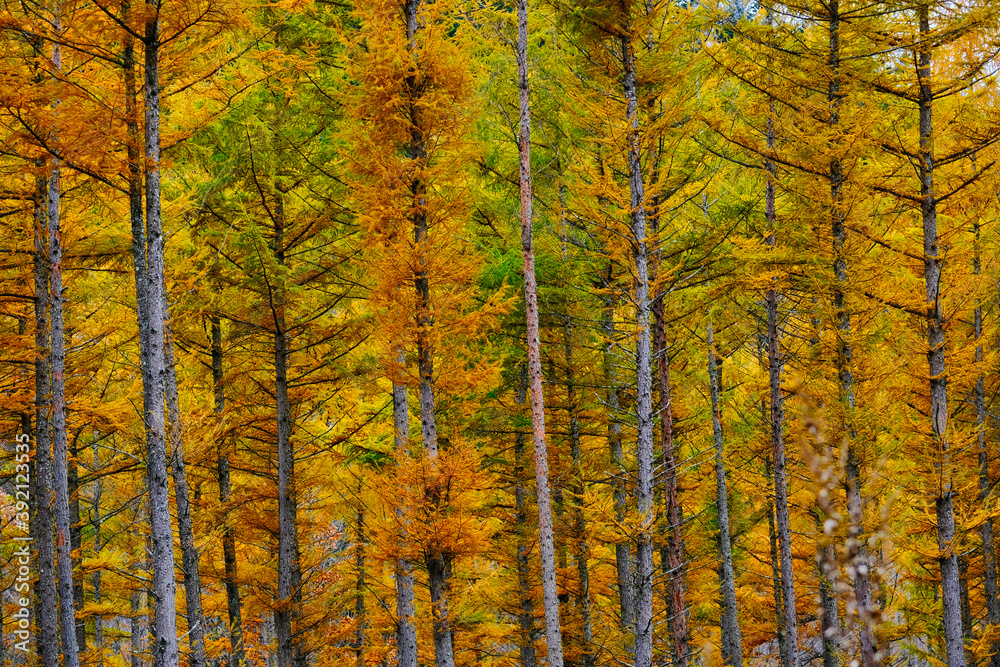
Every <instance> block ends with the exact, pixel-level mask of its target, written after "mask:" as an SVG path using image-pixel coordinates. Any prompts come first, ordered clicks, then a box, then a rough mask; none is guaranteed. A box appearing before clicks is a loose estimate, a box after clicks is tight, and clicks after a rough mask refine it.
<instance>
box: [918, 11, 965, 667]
mask: <svg viewBox="0 0 1000 667" xmlns="http://www.w3.org/2000/svg"><path fill="white" fill-rule="evenodd" d="M917 14H918V17H917V18H918V21H919V35H918V36H919V38H920V40H919V42H918V44H919V47H918V54H917V79H918V82H919V85H920V98H919V100H920V104H919V109H920V156H919V157H920V159H919V160H918V161H917V166H918V167H919V173H920V196H921V204H920V212H921V218H922V222H923V241H924V281H925V286H926V304H927V364H928V372H929V385H930V386H929V389H930V402H931V405H930V416H931V424H930V426H931V434H932V440H933V444H934V450H935V452H937V453H938V457H937V458H936V459H935V468H936V471H937V473H938V475H937V477H938V479H939V480H940V482H939V483H940V486H939V488H938V490H937V493H936V495H935V498H934V501H935V505H936V513H937V538H938V548H939V549H940V550H941V556H940V563H941V598H942V601H943V603H944V604H943V607H944V615H943V619H942V620H943V626H944V641H945V648H946V651H947V658H948V667H965V664H966V662H965V646H964V644H963V641H962V602H961V585H960V582H959V573H958V556H957V554H956V553H955V546H956V545H955V538H956V533H955V511H954V489H953V488H952V482H951V453H950V451H949V443H948V375H947V368H946V364H945V349H944V313H943V312H942V308H941V296H942V295H941V264H942V262H943V260H942V258H941V248H940V245H939V239H938V229H937V200H936V199H935V195H934V147H933V139H934V129H933V124H932V113H931V112H932V106H933V100H934V92H933V90H932V87H931V76H932V75H931V49H932V48H933V44H932V38H931V24H930V8H929V3H927V2H922V3H920V4H919V5H918V7H917Z"/></svg>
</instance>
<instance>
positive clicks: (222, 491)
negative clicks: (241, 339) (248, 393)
mask: <svg viewBox="0 0 1000 667" xmlns="http://www.w3.org/2000/svg"><path fill="white" fill-rule="evenodd" d="M211 333H212V343H211V345H212V386H213V387H214V394H215V405H214V409H215V418H216V420H218V422H220V423H221V421H222V414H223V413H224V412H225V409H226V391H225V384H224V383H223V375H222V320H221V319H220V318H219V316H218V315H212V317H211ZM217 466H218V471H219V501H220V502H221V503H222V505H223V506H224V507H225V509H226V514H225V516H224V519H223V521H224V527H223V529H222V559H223V562H224V567H225V569H224V575H223V577H224V578H223V583H224V584H225V587H226V609H227V612H228V615H229V624H228V625H229V646H230V650H229V667H242V666H243V664H244V662H245V660H246V658H245V652H244V648H243V619H242V609H241V606H242V605H241V603H240V587H239V583H238V578H237V568H236V531H235V530H234V529H233V524H232V520H231V519H230V518H229V509H230V508H229V505H230V503H231V502H232V497H233V493H232V485H231V482H230V476H229V445H228V444H227V442H226V439H224V440H223V443H222V444H221V445H220V446H219V456H218V459H217Z"/></svg>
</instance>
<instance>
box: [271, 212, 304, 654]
mask: <svg viewBox="0 0 1000 667" xmlns="http://www.w3.org/2000/svg"><path fill="white" fill-rule="evenodd" d="M284 233H285V220H284V205H283V202H282V198H281V197H280V196H279V197H278V200H277V204H276V206H275V216H274V247H273V252H274V256H275V258H276V259H277V260H278V264H280V265H281V266H284V265H285V247H284V243H285V241H284ZM281 280H282V278H280V277H277V281H278V284H277V285H275V286H273V287H272V289H271V295H272V296H271V303H270V308H271V315H272V317H273V319H274V389H275V390H274V395H275V403H276V408H277V427H278V428H277V436H278V438H277V439H278V590H277V600H276V603H277V604H276V608H275V611H274V634H275V638H276V639H277V642H278V667H291V666H292V665H293V664H298V663H299V662H300V661H301V660H302V650H301V648H300V646H299V643H298V641H296V639H295V635H294V630H295V628H294V627H293V625H294V623H293V622H294V621H295V619H296V618H297V617H298V613H299V604H298V601H299V599H300V595H301V571H300V570H299V546H298V533H297V530H296V522H297V507H296V488H295V450H294V449H293V447H292V406H291V403H290V401H289V398H288V355H289V350H288V331H287V329H286V326H285V293H284V288H283V285H282V284H281V282H280V281H281Z"/></svg>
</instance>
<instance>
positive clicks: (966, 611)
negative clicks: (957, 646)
mask: <svg viewBox="0 0 1000 667" xmlns="http://www.w3.org/2000/svg"><path fill="white" fill-rule="evenodd" d="M958 577H959V579H958V580H959V582H960V585H961V591H960V593H961V595H960V597H961V600H962V637H963V638H964V639H965V647H966V648H965V660H966V662H969V663H973V664H975V663H974V661H975V657H976V656H975V652H974V651H973V650H972V603H971V602H970V601H969V559H968V556H960V557H959V559H958Z"/></svg>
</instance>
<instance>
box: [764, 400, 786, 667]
mask: <svg viewBox="0 0 1000 667" xmlns="http://www.w3.org/2000/svg"><path fill="white" fill-rule="evenodd" d="M761 410H762V411H764V412H765V415H766V410H767V408H766V407H765V406H764V404H763V402H761ZM764 471H765V476H766V477H767V482H768V486H770V487H771V489H772V490H773V489H774V473H773V471H772V469H771V457H770V455H768V456H767V458H766V459H765V460H764ZM767 535H768V540H767V543H768V546H769V547H770V552H771V583H772V584H773V589H774V617H775V625H776V626H777V628H778V632H777V640H778V654H779V655H780V657H781V667H788V644H787V643H785V613H784V609H785V606H784V605H783V604H782V602H781V566H780V565H778V532H777V531H776V530H775V528H774V495H773V493H768V494H767Z"/></svg>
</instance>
